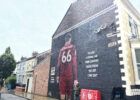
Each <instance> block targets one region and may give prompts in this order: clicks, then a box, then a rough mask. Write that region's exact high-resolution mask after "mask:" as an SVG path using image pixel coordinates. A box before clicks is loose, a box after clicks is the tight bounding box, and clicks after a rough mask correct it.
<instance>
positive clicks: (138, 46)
mask: <svg viewBox="0 0 140 100" xmlns="http://www.w3.org/2000/svg"><path fill="white" fill-rule="evenodd" d="M135 49H140V43H139V44H132V59H133V66H134V75H135V84H138V85H140V78H139V74H138V66H137V62H136V53H135Z"/></svg>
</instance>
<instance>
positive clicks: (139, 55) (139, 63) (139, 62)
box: [135, 49, 140, 79]
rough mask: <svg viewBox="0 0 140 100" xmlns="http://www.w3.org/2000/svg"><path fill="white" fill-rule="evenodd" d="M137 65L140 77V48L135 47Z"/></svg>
mask: <svg viewBox="0 0 140 100" xmlns="http://www.w3.org/2000/svg"><path fill="white" fill-rule="evenodd" d="M135 56H136V66H137V68H138V76H139V79H140V49H135Z"/></svg>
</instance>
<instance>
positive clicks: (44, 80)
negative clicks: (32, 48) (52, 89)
mask: <svg viewBox="0 0 140 100" xmlns="http://www.w3.org/2000/svg"><path fill="white" fill-rule="evenodd" d="M50 54H51V52H50V51H47V53H46V52H45V53H44V54H40V55H38V57H37V58H38V59H39V60H38V64H37V66H36V67H35V69H34V74H33V83H32V84H33V85H32V93H34V94H37V95H42V96H46V95H47V91H48V79H49V70H50Z"/></svg>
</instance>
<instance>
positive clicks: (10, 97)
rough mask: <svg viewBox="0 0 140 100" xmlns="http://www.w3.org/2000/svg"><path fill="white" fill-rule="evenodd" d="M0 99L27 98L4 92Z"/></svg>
mask: <svg viewBox="0 0 140 100" xmlns="http://www.w3.org/2000/svg"><path fill="white" fill-rule="evenodd" d="M0 100H27V99H25V98H22V97H19V96H15V95H12V94H8V93H5V94H2V95H1V99H0Z"/></svg>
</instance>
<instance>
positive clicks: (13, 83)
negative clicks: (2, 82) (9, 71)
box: [6, 75, 16, 89]
mask: <svg viewBox="0 0 140 100" xmlns="http://www.w3.org/2000/svg"><path fill="white" fill-rule="evenodd" d="M6 84H7V85H11V87H12V89H14V88H15V87H16V76H14V75H11V76H9V77H8V78H7V79H6Z"/></svg>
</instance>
